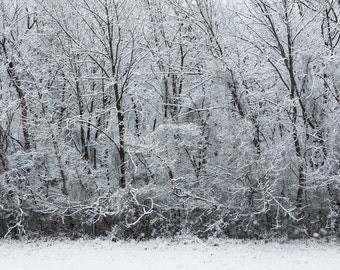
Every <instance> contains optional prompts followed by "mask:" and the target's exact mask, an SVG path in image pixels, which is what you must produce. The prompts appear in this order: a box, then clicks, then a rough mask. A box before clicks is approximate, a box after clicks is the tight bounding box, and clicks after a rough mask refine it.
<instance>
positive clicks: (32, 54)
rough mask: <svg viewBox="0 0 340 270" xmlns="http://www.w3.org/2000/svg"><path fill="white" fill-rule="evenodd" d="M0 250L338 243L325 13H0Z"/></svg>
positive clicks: (335, 117) (228, 7) (215, 5)
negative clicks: (90, 244)
mask: <svg viewBox="0 0 340 270" xmlns="http://www.w3.org/2000/svg"><path fill="white" fill-rule="evenodd" d="M0 20H1V24H0V103H1V104H0V110H1V118H0V235H1V236H3V237H19V238H20V237H23V236H25V235H26V236H29V237H33V236H41V235H54V236H58V235H67V236H74V237H80V236H81V235H83V234H87V235H91V236H94V237H95V236H98V235H111V236H112V238H113V239H128V238H138V239H147V238H152V237H159V236H168V237H171V236H173V235H176V234H181V233H192V234H195V235H198V236H199V237H208V236H217V237H223V236H228V237H237V238H255V237H276V236H280V237H282V236H287V237H290V238H298V237H309V236H313V235H314V236H328V235H335V236H339V233H340V228H339V226H340V225H339V224H340V195H339V190H340V75H339V74H340V73H339V71H340V58H339V53H340V51H339V49H340V44H339V43H340V21H339V20H340V2H339V1H337V0H323V1H316V0H315V1H314V0H308V1H307V0H306V1H305V0H297V1H290V0H280V1H271V0H245V1H234V2H233V1H218V0H165V1H164V0H152V1H150V0H96V1H94V0H76V1H68V0H64V1H63V0H58V1H44V0H32V1H21V0H16V1H9V0H8V1H7V0H3V1H1V2H0Z"/></svg>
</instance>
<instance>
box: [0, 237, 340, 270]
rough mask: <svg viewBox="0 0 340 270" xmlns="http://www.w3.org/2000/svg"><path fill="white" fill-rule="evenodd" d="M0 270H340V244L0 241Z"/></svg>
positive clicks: (307, 241)
mask: <svg viewBox="0 0 340 270" xmlns="http://www.w3.org/2000/svg"><path fill="white" fill-rule="evenodd" d="M0 269H1V270H7V269H8V270H19V269H20V270H40V269H44V270H45V269H46V270H54V269H58V270H73V269H74V270H94V269H103V270H106V269H107V270H111V269H112V270H115V269H117V270H118V269H119V270H130V269H131V270H132V269H136V270H147V269H150V270H153V269H154V270H156V269H157V270H168V269H169V270H170V269H185V270H191V269H195V270H200V269H202V270H210V269H212V270H219V269H221V270H240V269H251V270H256V269H259V270H260V269H261V270H266V269H268V270H277V269H279V270H283V269H285V270H286V269H288V270H294V269H299V270H338V269H340V245H339V243H336V242H332V243H326V242H325V241H316V240H304V241H291V242H283V243H278V242H269V243H264V242H263V241H238V240H217V239H212V240H208V241H205V242H202V241H199V240H195V239H181V240H152V241H147V242H134V241H130V242H117V243H115V242H111V241H108V240H99V239H97V240H77V241H70V240H64V241H52V240H49V241H42V240H39V241H9V240H0Z"/></svg>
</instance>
